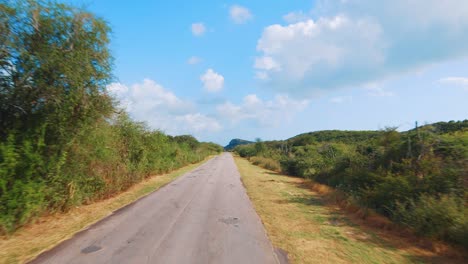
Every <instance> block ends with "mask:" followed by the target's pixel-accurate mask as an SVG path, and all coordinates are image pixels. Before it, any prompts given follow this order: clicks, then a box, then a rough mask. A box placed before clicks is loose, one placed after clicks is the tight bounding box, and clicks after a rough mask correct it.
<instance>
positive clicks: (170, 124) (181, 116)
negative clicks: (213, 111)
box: [107, 79, 222, 135]
mask: <svg viewBox="0 0 468 264" xmlns="http://www.w3.org/2000/svg"><path fill="white" fill-rule="evenodd" d="M107 90H108V91H109V93H110V94H112V95H113V96H114V97H115V98H116V99H117V100H119V102H120V107H122V108H123V109H125V110H126V111H128V112H129V113H130V115H131V116H132V118H134V119H135V120H137V121H144V122H147V124H148V125H149V126H150V127H151V128H153V129H159V130H162V131H164V132H167V133H169V134H171V135H174V134H175V135H180V134H194V133H195V134H196V133H201V132H216V131H219V130H221V129H222V127H221V125H220V124H219V122H218V121H217V120H216V119H214V118H212V117H209V116H206V115H203V114H201V113H198V112H197V111H196V109H195V106H194V105H193V103H192V102H189V101H185V100H182V99H180V98H179V97H177V96H176V95H175V94H174V93H172V92H170V91H168V90H166V89H165V88H164V87H163V86H161V85H160V84H157V83H156V82H154V81H153V80H150V79H145V80H143V82H142V83H136V84H133V85H131V86H126V85H124V84H121V83H112V84H110V85H109V86H108V87H107Z"/></svg>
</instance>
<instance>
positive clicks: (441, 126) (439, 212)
mask: <svg viewBox="0 0 468 264" xmlns="http://www.w3.org/2000/svg"><path fill="white" fill-rule="evenodd" d="M467 125H468V121H467V120H464V121H457V122H456V121H450V122H438V123H434V124H431V125H424V126H422V127H417V128H415V129H411V130H409V131H406V132H398V131H396V130H395V129H386V130H383V131H338V130H333V131H319V132H311V133H306V134H301V135H298V136H295V137H292V138H290V139H287V140H283V141H266V142H257V143H255V144H252V145H246V146H239V147H237V148H236V149H235V151H236V152H237V153H239V155H240V156H242V157H247V158H249V159H250V160H251V161H252V162H254V164H258V165H261V166H264V167H267V168H269V169H276V170H277V171H280V172H283V173H286V174H289V175H294V176H299V177H304V178H308V179H311V180H314V181H316V182H319V183H322V184H327V185H329V186H332V187H334V188H336V189H339V190H341V191H343V192H344V193H346V194H347V195H348V199H349V200H350V201H351V202H354V203H358V204H359V205H360V206H362V207H364V208H370V209H373V210H375V211H377V212H379V213H381V214H383V215H385V216H388V217H389V218H391V219H392V220H393V221H395V222H397V223H400V224H401V225H403V226H408V227H410V228H412V229H413V230H414V231H415V232H416V233H418V234H420V235H424V236H429V237H432V238H435V239H444V240H447V241H450V242H452V243H457V244H463V245H464V246H465V247H468V239H467V238H468V217H467V216H468V210H467V208H466V206H465V205H466V204H467V201H468V200H467V198H468V195H467V194H468V193H467V187H468V126H467Z"/></svg>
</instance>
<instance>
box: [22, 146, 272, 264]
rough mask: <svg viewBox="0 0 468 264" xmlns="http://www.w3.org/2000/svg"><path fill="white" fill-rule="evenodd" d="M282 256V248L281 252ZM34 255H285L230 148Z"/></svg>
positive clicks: (108, 259)
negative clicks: (270, 236)
mask: <svg viewBox="0 0 468 264" xmlns="http://www.w3.org/2000/svg"><path fill="white" fill-rule="evenodd" d="M280 257H281V256H280ZM31 263H132V264H133V263H164V264H168V263H169V264H170V263H200V264H202V263H203V264H207V263H236V264H238V263H242V264H246V263H255V264H261V263H279V260H278V257H277V256H276V254H275V251H274V249H273V247H272V245H271V243H270V241H269V240H268V238H267V236H266V234H265V230H264V227H263V225H262V223H261V221H260V219H259V217H258V215H257V214H256V212H255V210H254V209H253V207H252V204H251V202H250V200H249V198H248V196H247V194H246V192H245V188H244V187H243V185H242V183H241V181H240V176H239V172H238V170H237V167H236V165H235V163H234V160H233V158H232V156H231V155H230V154H228V153H224V154H222V155H220V156H217V157H215V158H213V159H211V160H209V161H208V162H206V163H204V164H203V165H201V166H200V167H198V168H197V169H195V170H193V171H191V172H189V173H187V174H185V175H184V176H182V177H180V178H178V179H177V180H175V181H174V182H172V183H170V184H168V185H167V186H165V187H163V188H161V189H160V190H158V191H157V192H154V193H152V194H150V195H148V196H146V197H144V198H143V199H141V200H139V201H137V202H135V203H133V204H131V205H129V206H126V207H124V208H122V209H120V210H118V211H116V212H114V213H113V214H112V215H111V216H109V217H107V218H105V219H103V220H101V221H100V222H98V223H96V224H95V225H93V226H91V227H89V228H88V229H86V230H84V231H82V232H80V233H78V234H76V235H75V236H74V237H73V238H72V239H70V240H67V241H65V242H63V243H61V244H59V245H58V246H57V247H55V248H53V249H52V250H50V251H47V252H45V253H43V254H41V255H40V256H39V257H38V258H36V259H35V260H33V261H32V262H31Z"/></svg>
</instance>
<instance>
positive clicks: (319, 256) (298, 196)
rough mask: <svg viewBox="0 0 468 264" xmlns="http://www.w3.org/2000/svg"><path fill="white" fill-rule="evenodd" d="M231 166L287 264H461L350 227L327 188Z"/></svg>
mask: <svg viewBox="0 0 468 264" xmlns="http://www.w3.org/2000/svg"><path fill="white" fill-rule="evenodd" d="M236 163H237V166H238V168H239V171H240V173H241V175H242V181H243V183H244V185H245V187H246V188H247V192H248V194H249V197H250V199H251V200H252V202H253V204H254V206H255V209H256V211H257V213H258V214H259V215H260V217H261V219H262V221H263V223H264V225H265V228H266V230H267V232H268V235H269V237H270V239H271V240H272V242H273V244H274V246H275V247H279V248H282V249H284V250H286V251H287V252H288V254H289V259H290V261H291V262H292V263H463V260H462V259H453V258H448V257H445V256H441V255H439V254H437V253H435V252H433V251H430V250H427V249H424V248H421V247H419V246H415V245H414V244H412V243H411V242H408V240H407V239H405V238H399V237H398V236H394V235H392V234H387V232H388V231H384V230H382V229H372V228H368V227H366V226H364V225H361V224H360V223H359V222H355V221H354V219H353V218H352V217H349V216H348V214H346V213H345V212H344V210H342V209H341V208H340V206H338V205H333V206H331V205H330V204H329V203H327V199H324V197H328V199H331V198H330V197H333V195H335V199H337V201H339V200H340V198H339V194H337V193H334V191H333V190H332V189H331V188H329V187H327V186H323V185H322V186H319V185H316V186H315V187H313V186H311V185H310V182H309V181H306V180H304V179H301V178H295V177H288V176H284V175H280V174H277V173H275V172H272V171H268V170H265V169H262V168H259V167H256V166H253V165H252V164H250V163H249V162H248V161H247V160H245V159H242V158H238V157H236ZM312 188H314V189H315V191H313V190H312ZM351 209H352V208H350V209H349V210H351ZM354 210H356V212H357V210H358V209H357V208H354ZM371 220H372V221H376V222H378V221H381V219H371Z"/></svg>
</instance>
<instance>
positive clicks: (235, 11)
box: [229, 5, 253, 24]
mask: <svg viewBox="0 0 468 264" xmlns="http://www.w3.org/2000/svg"><path fill="white" fill-rule="evenodd" d="M229 16H230V17H231V19H232V21H234V23H236V24H245V23H247V22H248V21H249V20H251V19H252V17H253V16H252V13H251V12H250V10H249V9H247V8H246V7H243V6H239V5H233V6H231V7H230V8H229Z"/></svg>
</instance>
